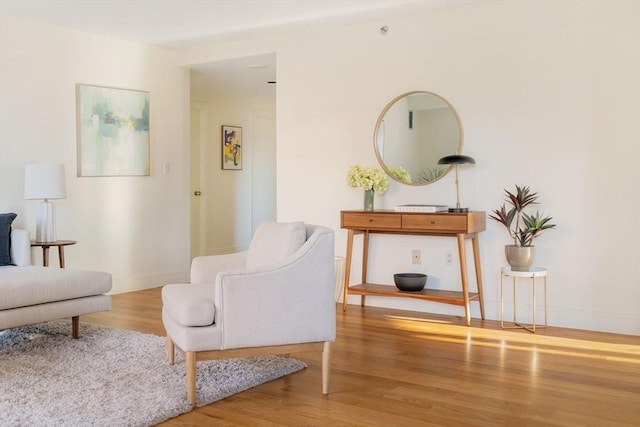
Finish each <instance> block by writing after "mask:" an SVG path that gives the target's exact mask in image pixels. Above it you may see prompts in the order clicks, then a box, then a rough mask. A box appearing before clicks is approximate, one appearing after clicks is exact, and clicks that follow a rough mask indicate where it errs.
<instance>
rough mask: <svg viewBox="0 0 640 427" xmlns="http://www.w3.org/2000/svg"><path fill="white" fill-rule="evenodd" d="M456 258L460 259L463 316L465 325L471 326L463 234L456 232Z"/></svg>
mask: <svg viewBox="0 0 640 427" xmlns="http://www.w3.org/2000/svg"><path fill="white" fill-rule="evenodd" d="M456 237H457V238H458V258H459V261H460V278H461V279H462V296H463V298H464V318H465V321H466V322H467V326H471V311H470V310H469V283H468V279H467V255H466V253H465V250H464V234H457V235H456Z"/></svg>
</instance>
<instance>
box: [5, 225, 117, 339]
mask: <svg viewBox="0 0 640 427" xmlns="http://www.w3.org/2000/svg"><path fill="white" fill-rule="evenodd" d="M11 261H12V263H13V264H15V265H7V266H0V330H4V329H9V328H13V327H16V326H23V325H30V324H36V323H43V322H48V321H51V320H57V319H64V318H68V317H70V318H71V319H72V322H71V323H72V335H73V337H74V338H78V326H79V321H80V316H81V315H84V314H89V313H95V312H98V311H107V310H110V309H111V297H110V296H109V295H105V294H106V293H107V292H109V291H110V290H111V274H109V273H104V272H100V271H83V270H70V269H61V268H57V267H55V268H54V267H38V266H33V265H30V264H31V244H30V240H29V233H28V232H27V231H26V230H20V229H14V230H13V231H12V232H11Z"/></svg>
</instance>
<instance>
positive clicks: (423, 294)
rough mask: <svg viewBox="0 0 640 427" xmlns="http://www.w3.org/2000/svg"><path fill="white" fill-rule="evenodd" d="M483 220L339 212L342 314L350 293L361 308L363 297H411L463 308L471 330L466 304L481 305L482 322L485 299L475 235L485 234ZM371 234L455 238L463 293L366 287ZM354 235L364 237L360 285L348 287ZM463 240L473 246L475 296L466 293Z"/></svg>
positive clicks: (478, 215) (468, 215)
mask: <svg viewBox="0 0 640 427" xmlns="http://www.w3.org/2000/svg"><path fill="white" fill-rule="evenodd" d="M485 219H486V215H485V213H484V212H464V213H449V212H439V213H415V212H396V211H392V210H376V211H362V210H350V211H341V212H340V226H341V227H342V228H345V229H347V230H348V235H347V256H346V260H345V275H344V295H343V299H342V310H343V311H345V310H346V309H347V296H348V295H349V294H350V293H351V294H355V295H360V296H361V299H360V303H361V305H364V300H365V296H366V295H377V296H387V297H410V298H418V299H422V300H429V301H435V302H441V303H445V304H454V305H460V306H463V307H464V315H465V319H466V323H467V326H470V325H471V313H470V311H469V302H470V301H472V300H477V301H478V302H479V303H480V316H481V317H482V319H484V299H483V296H482V273H481V268H480V248H479V244H478V233H479V232H481V231H484V229H485V228H486V224H485V222H486V221H485ZM374 233H383V234H415V235H423V236H450V237H455V238H456V239H457V241H458V258H459V261H460V277H461V279H462V291H461V292H460V291H445V290H433V289H431V290H430V289H427V288H425V289H423V290H422V291H420V292H403V291H400V290H399V289H398V288H396V287H395V286H389V285H379V284H372V283H368V281H367V262H368V255H369V235H370V234H374ZM356 234H364V238H363V244H362V283H361V284H359V285H354V286H349V276H350V273H351V260H352V254H353V236H354V235H356ZM465 239H471V241H472V245H473V261H474V265H475V272H476V279H477V289H478V292H477V293H475V292H469V284H468V279H467V258H466V252H465Z"/></svg>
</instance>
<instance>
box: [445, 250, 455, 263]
mask: <svg viewBox="0 0 640 427" xmlns="http://www.w3.org/2000/svg"><path fill="white" fill-rule="evenodd" d="M444 263H445V264H447V265H453V252H451V251H447V252H445V254H444Z"/></svg>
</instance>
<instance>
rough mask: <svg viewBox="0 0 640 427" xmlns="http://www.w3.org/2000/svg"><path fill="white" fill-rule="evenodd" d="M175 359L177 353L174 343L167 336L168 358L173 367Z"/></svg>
mask: <svg viewBox="0 0 640 427" xmlns="http://www.w3.org/2000/svg"><path fill="white" fill-rule="evenodd" d="M175 357H176V351H175V348H174V346H173V341H172V340H171V337H170V336H169V335H167V358H168V359H169V365H173V363H174V360H175Z"/></svg>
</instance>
